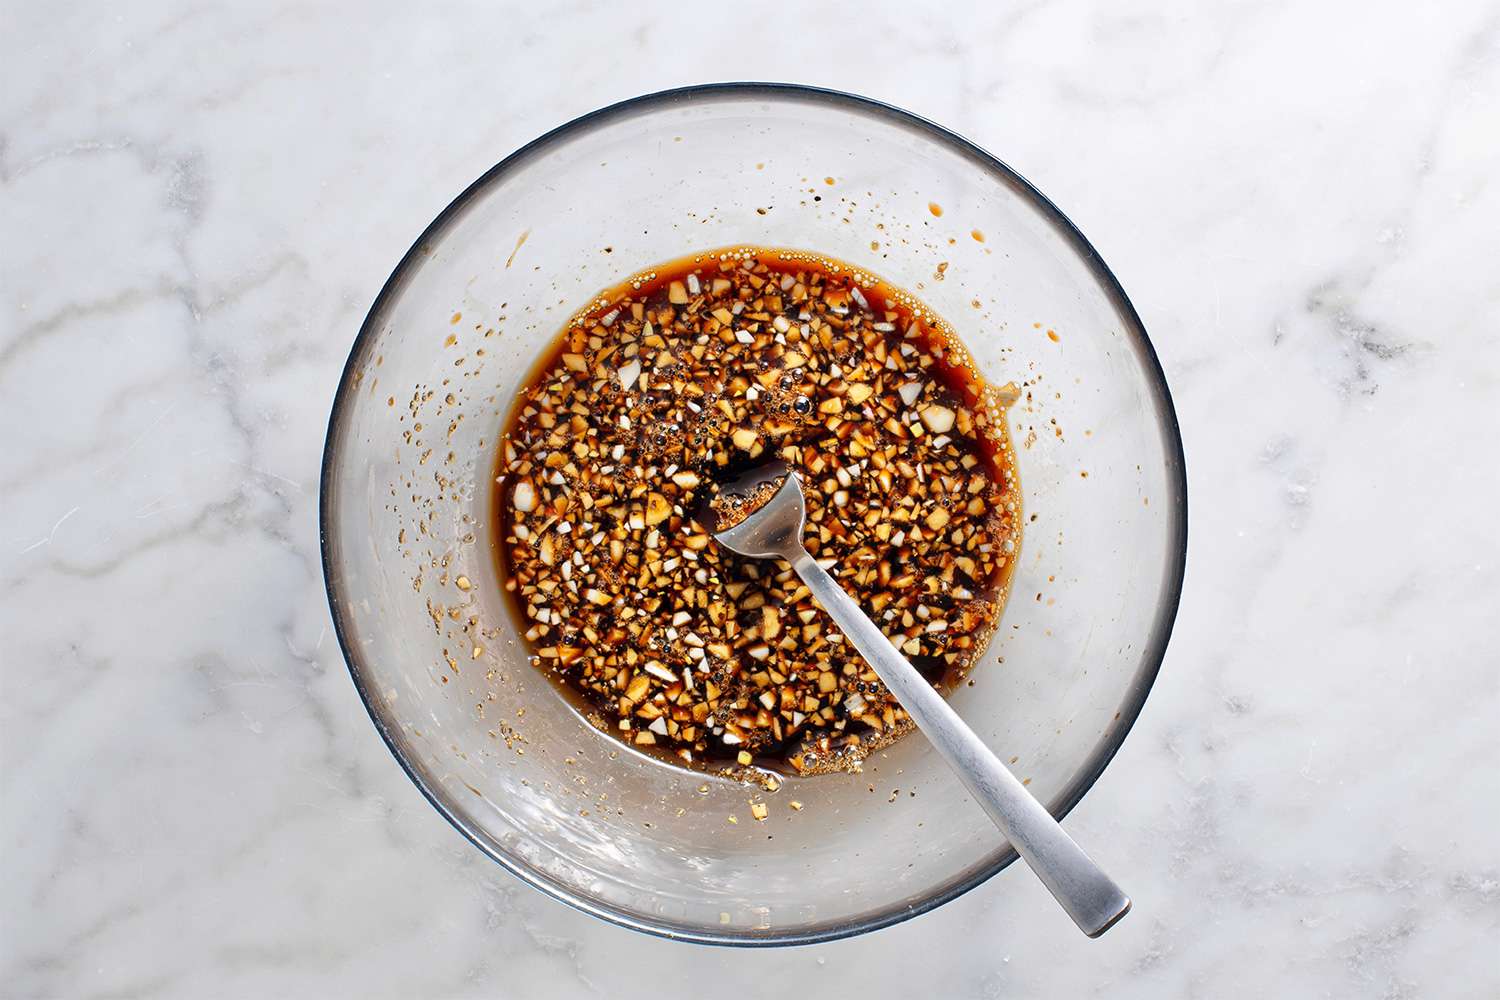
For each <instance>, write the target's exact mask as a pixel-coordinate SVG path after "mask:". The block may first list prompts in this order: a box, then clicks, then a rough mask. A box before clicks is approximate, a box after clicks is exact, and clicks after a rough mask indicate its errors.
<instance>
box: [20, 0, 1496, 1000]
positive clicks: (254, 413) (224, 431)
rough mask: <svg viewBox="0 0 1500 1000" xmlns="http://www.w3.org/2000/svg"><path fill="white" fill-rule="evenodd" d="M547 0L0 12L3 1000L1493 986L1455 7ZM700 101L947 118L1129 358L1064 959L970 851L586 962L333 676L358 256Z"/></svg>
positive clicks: (1473, 184) (1478, 440)
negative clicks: (546, 1) (638, 106)
mask: <svg viewBox="0 0 1500 1000" xmlns="http://www.w3.org/2000/svg"><path fill="white" fill-rule="evenodd" d="M546 6H547V5H542V4H512V5H508V6H507V7H503V8H502V7H501V6H500V5H495V4H472V5H463V4H456V3H449V4H442V5H414V4H395V3H392V4H381V5H373V4H367V5H357V4H348V5H345V6H342V7H340V6H334V5H331V4H312V3H304V2H300V0H296V2H291V3H278V4H271V5H240V9H239V10H238V11H231V10H228V9H220V8H218V7H217V6H216V5H211V4H205V3H202V2H200V0H145V2H141V3H135V4H94V5H84V4H69V5H63V4H41V3H33V4H23V3H21V2H19V0H12V2H9V3H4V4H3V5H0V67H3V70H0V78H3V86H0V415H3V418H4V441H5V444H4V446H3V447H0V505H3V512H4V518H3V526H0V588H3V601H0V642H3V645H0V656H3V693H0V884H3V886H4V889H3V892H0V995H3V996H4V997H6V998H20V997H66V998H83V997H147V996H149V997H195V998H196V997H206V996H226V997H260V996H278V997H331V996H350V995H356V994H357V995H361V996H372V997H373V996H392V997H418V996H420V997H450V996H451V997H468V996H505V997H511V996H514V997H528V998H530V997H542V998H546V997H565V996H575V995H595V994H597V995H603V996H609V997H612V998H633V997H658V996H672V995H679V994H680V992H681V991H687V990H692V991H702V992H707V993H709V994H710V995H714V994H719V993H728V994H730V995H733V996H737V997H762V996H766V997H771V996H783V995H786V994H787V991H788V990H789V989H801V988H804V984H806V987H808V988H811V989H814V990H816V991H818V994H819V995H829V996H860V997H865V998H870V1000H882V998H887V997H890V998H895V997H904V996H910V995H928V990H929V989H931V990H934V991H937V992H936V993H935V994H934V995H943V996H954V997H1002V996H1003V997H1009V996H1038V997H1059V996H1085V995H1094V994H1100V995H1109V996H1111V997H1115V998H1121V997H1160V996H1195V997H1221V996H1231V995H1243V996H1269V995H1278V996H1310V997H1321V996H1333V997H1346V996H1359V997H1408V996H1412V997H1415V996H1472V997H1493V996H1496V995H1497V994H1500V958H1497V952H1496V951H1495V949H1494V946H1495V942H1496V940H1497V933H1500V847H1497V844H1500V839H1497V833H1496V830H1497V828H1500V780H1497V774H1500V766H1497V755H1500V640H1497V639H1496V633H1495V628H1494V622H1495V617H1496V613H1497V611H1500V530H1497V527H1496V522H1495V520H1494V517H1495V512H1496V510H1497V505H1500V473H1497V467H1496V453H1497V450H1500V264H1497V261H1500V6H1497V5H1496V4H1495V3H1494V2H1493V0H1488V2H1487V0H1448V2H1445V3H1443V4H1442V5H1429V6H1428V7H1427V8H1422V9H1420V10H1419V9H1418V8H1417V7H1412V6H1411V5H1400V6H1397V5H1394V4H1369V3H1362V2H1351V3H1346V4H1322V3H1292V2H1285V0H1281V2H1278V0H1258V2H1247V3H1246V2H1235V3H1226V4H1217V5H1210V6H1211V7H1212V10H1209V9H1207V7H1204V9H1203V10H1201V11H1197V12H1195V10H1196V7H1198V6H1203V5H1162V4H1157V3H1154V2H1149V0H1124V2H1120V3H1107V4H1106V3H1098V4H1090V3H1078V2H1059V3H1051V2H1047V3H1030V4H1025V5H1009V4H1005V5H1000V4H995V5H990V4H973V5H957V4H955V5H943V6H942V7H941V8H939V7H933V8H932V9H931V10H930V11H928V12H927V13H925V14H922V15H921V16H917V15H916V14H914V13H912V12H910V11H908V12H906V13H903V12H902V11H903V7H902V5H897V4H890V5H886V6H884V7H883V8H881V9H878V10H874V11H873V12H865V11H864V9H863V7H862V6H861V7H858V8H857V7H856V6H855V5H848V6H843V7H835V6H832V5H827V6H821V7H820V10H819V11H818V12H817V13H815V14H812V15H808V14H805V13H802V12H800V11H799V10H798V8H797V6H796V5H793V6H791V7H787V6H780V7H778V6H771V7H765V6H754V5H748V6H747V5H731V8H730V9H729V10H728V11H727V12H722V16H723V17H725V18H727V20H722V21H716V18H717V17H719V16H721V12H719V11H716V10H715V9H714V8H712V7H704V6H702V5H697V6H693V7H683V6H681V5H666V4H653V5H630V9H631V12H630V13H627V12H626V5H619V7H618V8H617V7H616V5H612V4H602V3H590V2H584V3H575V4H570V5H567V6H564V7H559V8H556V9H544V8H545V7H546ZM1169 6H1170V7H1173V8H1175V9H1172V10H1168V9H1166V8H1167V7H1169ZM418 8H421V9H420V10H419V9H418ZM788 20H790V21H791V22H793V24H792V27H791V28H790V29H789V27H788V25H787V21H788ZM804 22H810V23H804ZM736 78H739V79H745V78H761V79H788V80H797V81H803V82H809V83H816V84H822V85H827V86H832V87H838V88H842V89H848V90H853V91H857V92H863V93H866V94H870V95H872V96H875V97H879V98H883V99H886V100H889V101H891V102H894V103H897V104H900V105H903V106H906V107H908V108H911V109H912V110H914V111H917V112H918V113H922V114H925V115H927V116H929V117H932V118H935V119H937V120H939V121H941V122H944V123H946V124H949V125H950V126H952V127H954V128H956V129H958V130H960V131H962V132H964V133H966V134H968V135H970V136H972V137H973V138H974V139H976V140H977V141H979V142H980V143H981V144H983V145H985V146H987V147H988V148H990V149H992V150H994V151H996V152H997V153H999V154H1000V155H1001V156H1002V157H1004V158H1005V159H1007V160H1008V161H1009V162H1010V163H1012V164H1013V165H1014V166H1016V167H1017V168H1018V169H1019V170H1021V171H1022V172H1023V173H1024V174H1026V175H1028V176H1029V177H1030V178H1031V179H1032V180H1034V181H1035V182H1036V183H1038V184H1039V185H1040V186H1041V187H1042V188H1043V189H1044V190H1045V191H1046V192H1047V193H1048V194H1050V195H1051V196H1052V197H1053V198H1054V199H1055V200H1056V201H1057V202H1058V203H1059V204H1060V205H1062V206H1063V208H1064V210H1066V211H1067V212H1069V213H1070V214H1071V215H1072V217H1073V218H1074V219H1075V220H1076V221H1077V222H1078V223H1079V224H1080V225H1081V226H1082V228H1083V229H1084V230H1085V232H1087V233H1088V234H1089V235H1090V237H1091V238H1092V239H1093V240H1094V242H1095V243H1096V245H1097V246H1098V247H1099V249H1100V250H1101V252H1102V253H1103V255H1104V257H1105V259H1106V260H1108V261H1109V262H1110V263H1111V264H1112V265H1113V267H1114V269H1115V270H1116V272H1117V273H1118V274H1119V276H1120V279H1121V281H1122V282H1123V284H1124V286H1125V288H1126V289H1127V290H1128V291H1129V293H1130V294H1131V295H1132V296H1133V297H1134V300H1135V302H1136V304H1137V306H1138V307H1139V309H1140V311H1141V313H1142V314H1143V316H1144V318H1145V321H1146V325H1147V327H1148V328H1149V329H1150V330H1151V332H1152V334H1153V336H1154V337H1155V339H1156V341H1157V344H1158V347H1159V349H1160V351H1161V354H1162V358H1163V361H1164V364H1165V367H1166V369H1167V373H1168V375H1169V377H1170V379H1171V382H1172V387H1173V389H1174V391H1175V393H1176V399H1177V405H1178V407H1179V412H1180V414H1181V417H1182V422H1183V428H1184V432H1185V435H1186V441H1187V450H1188V469H1189V476H1190V479H1191V482H1192V504H1193V511H1192V514H1193V524H1192V547H1191V554H1190V558H1189V580H1188V590H1187V593H1186V595H1185V598H1184V600H1183V604H1182V613H1181V616H1180V618H1179V622H1178V629H1177V635H1176V638H1175V639H1174V640H1173V643H1172V647H1171V650H1170V652H1169V654H1168V658H1167V662H1166V665H1165V668H1164V670H1163V672H1162V676H1161V680H1160V682H1159V683H1158V686H1157V689H1156V691H1155V692H1154V693H1153V695H1152V697H1151V699H1150V701H1149V703H1148V704H1147V707H1146V710H1145V713H1144V714H1143V715H1142V717H1141V719H1140V722H1139V724H1138V725H1137V727H1136V729H1135V731H1134V732H1133V733H1132V735H1131V736H1130V738H1129V739H1128V741H1127V742H1126V744H1125V747H1124V749H1123V751H1122V752H1121V753H1120V755H1119V757H1118V758H1117V759H1116V761H1115V763H1114V764H1113V765H1112V766H1111V768H1110V770H1109V771H1108V772H1107V774H1106V775H1105V777H1104V779H1103V780H1102V781H1101V782H1100V783H1099V785H1098V786H1097V787H1096V788H1095V789H1094V790H1093V792H1091V793H1090V795H1089V796H1088V797H1087V798H1086V799H1085V801H1084V802H1083V804H1082V806H1081V807H1080V808H1079V809H1078V810H1077V811H1076V812H1075V813H1074V814H1073V816H1072V818H1071V819H1070V820H1069V826H1070V828H1072V829H1074V830H1075V831H1076V832H1077V833H1078V835H1079V836H1080V838H1081V839H1083V840H1084V841H1085V842H1086V843H1088V844H1090V845H1091V846H1092V847H1093V848H1094V850H1095V853H1096V854H1097V855H1098V856H1099V857H1100V859H1101V860H1102V861H1103V862H1105V864H1106V865H1107V867H1108V868H1110V870H1111V871H1113V872H1115V873H1117V874H1118V876H1119V877H1120V878H1121V880H1122V881H1124V882H1127V883H1128V884H1129V886H1130V887H1131V889H1132V891H1133V893H1134V895H1135V897H1136V900H1137V909H1136V912H1135V913H1134V914H1132V915H1131V916H1130V917H1129V918H1128V919H1127V920H1126V921H1125V922H1124V923H1123V924H1121V925H1120V926H1119V927H1118V928H1117V929H1115V930H1114V931H1112V932H1111V933H1110V934H1109V935H1107V936H1106V937H1105V938H1104V939H1102V940H1100V941H1098V942H1092V943H1091V942H1088V941H1085V940H1083V939H1081V938H1080V937H1078V936H1077V935H1076V934H1075V932H1074V931H1073V929H1072V928H1071V927H1070V926H1069V925H1068V924H1067V922H1066V920H1065V918H1063V917H1062V916H1061V915H1060V914H1059V913H1058V912H1056V911H1055V910H1054V909H1053V908H1052V907H1051V906H1050V905H1048V903H1047V901H1046V899H1045V896H1044V894H1043V890H1041V889H1040V888H1039V887H1038V886H1037V885H1036V884H1035V883H1034V881H1033V880H1032V879H1031V878H1030V876H1029V875H1028V874H1027V873H1026V872H1025V871H1023V870H1021V869H1019V868H1012V869H1010V870H1008V871H1006V872H1005V873H1003V874H1002V875H1000V876H998V877H997V878H995V879H994V880H992V881H991V882H990V883H988V884H986V885H984V886H983V887H981V888H980V889H978V890H976V891H974V892H973V893H971V894H969V895H968V896H966V897H964V898H962V899H960V900H959V901H957V902H955V903H952V904H950V905H948V906H947V907H944V908H943V909H941V910H939V911H937V912H935V913H932V914H930V915H927V916H925V917H922V918H919V919H917V920H915V921H913V922H910V923H908V924H904V925H901V926H899V927H896V928H894V929H890V930H887V931H883V932H880V933H878V934H875V935H872V936H867V937H864V938H861V939H856V940H851V941H845V942H841V943H837V944H830V945H823V946H817V947H809V948H802V949H795V950H787V951H780V952H775V953H766V952H743V951H728V950H723V949H705V948H693V947H688V946H683V945H678V944H673V943H669V942H664V941H658V940H654V939H648V938H645V937H641V936H638V935H634V934H631V933H629V932H626V931H623V930H619V929H616V928H614V927H611V926H607V925H605V924H603V923H601V922H598V921H595V920H593V919H592V918H589V917H585V916H583V915H580V914H578V913H575V912H573V911H572V910H570V909H568V908H566V907H564V906H563V905H561V904H559V903H556V902H553V901H551V900H549V899H547V898H544V897H543V896H541V895H540V894H539V893H537V892H535V891H533V890H531V889H528V888H526V887H524V886H522V885H521V884H520V883H519V882H517V881H516V880H515V879H513V878H512V877H510V876H509V875H507V874H506V873H504V872H503V871H501V870H500V869H499V868H498V867H496V866H495V865H493V864H492V863H490V862H488V861H486V860H485V859H484V858H483V857H481V856H480V855H479V854H478V852H477V851H475V850H474V849H473V848H471V847H470V846H469V845H468V844H467V843H466V842H464V841H463V840H462V839H461V838H460V837H459V836H458V834H457V833H455V832H454V831H453V830H452V829H450V828H449V827H448V825H447V824H446V823H445V822H444V821H443V820H442V819H440V818H439V817H438V816H437V815H436V813H434V812H433V811H432V810H431V809H430V808H429V807H428V806H427V805H426V803H425V802H424V801H423V800H422V799H421V797H420V796H419V794H418V793H417V791H416V790H415V789H414V788H413V787H412V786H411V785H410V783H409V782H408V781H407V779H406V778H405V776H403V775H402V774H401V772H400V770H399V769H398V768H397V766H396V765H395V763H394V762H393V761H392V759H391V758H390V756H389V754H388V753H387V752H386V750H385V748H384V746H382V745H381V743H380V741H379V740H378V738H377V737H376V734H375V732H374V731H373V729H372V727H371V726H370V723H369V721H368V719H367V718H366V716H365V713H364V710H363V708H362V707H361V706H360V704H359V702H358V700H357V699H356V697H355V693H354V690H353V686H352V685H351V683H350V682H349V679H348V676H347V674H346V672H345V670H344V666H343V663H342V661H341V659H340V657H339V654H338V650H337V648H336V645H335V643H334V642H333V641H332V637H331V634H330V625H329V617H328V611H327V607H326V603H325V600H324V596H323V588H322V581H321V577H320V571H319V566H318V558H317V529H316V506H317V504H316V487H317V474H318V459H319V452H320V448H321V445H322V440H323V431H324V421H325V418H326V415H327V411H328V406H329V403H330V399H331V394H332V392H333V388H334V384H335V380H336V377H337V374H338V371H339V369H340V366H341V365H342V363H343V360H344V356H345V354H346V352H347V350H348V347H349V344H350V342H351V340H352V338H353V335H354V332H355V330H356V328H357V327H358V324H359V321H360V319H361V318H362V316H363V314H364V312H365V310H366V309H367V308H368V306H369V304H370V302H371V300H372V298H373V297H374V295H375V292H376V290H377V289H378V288H379V286H380V284H381V282H382V281H383V280H384V279H385V276H386V274H387V272H388V271H389V269H390V267H391V266H392V264H393V263H394V262H395V261H396V259H397V258H398V257H399V256H400V255H401V253H402V252H403V251H404V250H405V249H406V247H407V246H408V244H409V243H410V242H411V240H412V239H413V238H414V237H415V236H416V234H417V233H418V232H419V231H420V230H421V228H422V227H423V226H424V225H425V224H426V223H427V221H428V220H429V219H430V218H431V216H432V215H433V214H434V213H435V212H436V211H437V210H438V209H439V208H440V207H441V206H442V205H443V204H445V203H446V202H447V201H448V199H449V198H450V197H451V196H452V195H453V194H454V193H456V192H457V191H458V190H460V189H461V188H462V187H463V186H464V185H466V184H467V183H468V182H469V181H470V180H472V179H473V178H474V177H475V176H477V175H478V174H479V173H480V172H482V171H483V170H484V169H485V168H486V167H488V166H489V165H490V164H491V163H492V162H493V161H494V160H496V159H498V158H500V157H501V156H503V155H504V154H505V153H506V152H508V151H509V150H511V149H512V148H514V147H515V146H517V145H518V144H520V143H521V142H524V141H525V140H528V139H530V138H532V137H533V136H534V135H536V134H538V133H540V132H541V131H543V130H545V129H547V128H549V127H551V126H553V125H555V124H557V123H559V122H562V121H564V120H566V119H568V118H570V117H572V116H574V115H577V114H579V113H582V112H584V111H587V110H590V109H592V108H594V107H596V106H599V105H602V104H606V103H609V102H612V101H614V100H617V99H620V98H623V97H627V96H630V95H633V94H637V93H641V92H645V91H650V90H655V89H660V88H663V87H667V86H672V85H678V84H683V83H690V82H699V81H704V80H712V79H736ZM918 991H920V992H918Z"/></svg>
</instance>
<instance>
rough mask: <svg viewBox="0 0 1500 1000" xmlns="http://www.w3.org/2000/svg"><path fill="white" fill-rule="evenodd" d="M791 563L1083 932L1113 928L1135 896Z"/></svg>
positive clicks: (926, 687)
mask: <svg viewBox="0 0 1500 1000" xmlns="http://www.w3.org/2000/svg"><path fill="white" fill-rule="evenodd" d="M788 561H789V562H791V564H792V569H794V570H796V572H797V575H798V576H800V577H801V578H802V582H803V583H805V584H807V587H808V589H809V590H811V591H812V595H813V597H814V598H815V599H816V600H817V602H818V603H819V604H821V605H822V606H823V609H824V610H825V611H827V612H828V614H829V615H830V616H831V617H832V618H833V620H834V622H835V623H837V624H838V627H839V628H840V630H842V631H843V633H844V635H846V636H848V637H849V641H850V642H852V643H854V648H855V649H857V650H859V652H860V655H861V656H863V657H864V658H865V659H866V660H867V661H869V664H870V666H872V667H874V668H875V673H876V674H877V675H878V676H879V677H880V679H881V680H882V681H883V682H884V683H885V686H886V688H887V689H889V690H890V692H891V694H893V695H895V696H896V700H897V701H899V702H900V703H901V707H902V708H904V709H906V714H908V715H910V716H911V717H912V720H913V721H914V722H916V724H917V727H918V728H919V729H921V730H922V732H923V733H924V734H925V735H926V736H927V738H928V740H930V741H931V742H932V745H933V746H935V747H937V750H938V752H939V753H941V754H942V755H943V758H944V759H945V760H947V762H948V766H949V767H951V768H953V770H954V772H955V773H956V774H957V775H958V776H959V778H960V779H962V781H963V783H964V784H965V785H966V786H968V789H969V791H970V793H972V794H973V796H974V797H975V798H976V799H977V800H978V801H979V804H980V805H981V806H983V807H984V811H985V812H987V813H989V816H990V819H992V820H994V822H995V825H996V826H997V827H999V828H1000V832H1001V833H1003V834H1005V836H1006V838H1007V839H1008V840H1009V841H1010V843H1011V846H1012V847H1014V848H1015V849H1016V853H1017V854H1019V855H1020V856H1021V857H1022V858H1025V859H1026V863H1027V864H1028V865H1030V866H1031V870H1032V871H1034V872H1036V875H1037V877H1038V878H1040V879H1041V880H1042V884H1043V885H1045V886H1046V887H1047V889H1048V890H1049V891H1050V892H1051V893H1052V895H1053V896H1055V897H1056V898H1057V901H1058V902H1059V903H1060V904H1062V908H1063V909H1064V910H1066V911H1067V912H1068V916H1070V917H1072V918H1073V922H1074V923H1076V924H1077V925H1078V927H1079V929H1080V930H1082V931H1083V932H1084V933H1085V934H1087V935H1088V936H1089V937H1091V938H1092V937H1098V936H1099V935H1100V934H1103V933H1104V932H1105V931H1107V930H1109V928H1110V927H1112V926H1114V924H1115V922H1116V921H1118V920H1119V919H1120V918H1121V917H1123V916H1124V915H1125V914H1126V913H1127V912H1128V911H1129V910H1130V897H1129V896H1127V895H1125V893H1124V892H1122V891H1121V890H1120V887H1119V886H1117V885H1116V884H1115V883H1114V880H1112V879H1111V878H1110V877H1109V876H1108V875H1106V874H1105V873H1104V871H1103V870H1102V869H1101V868H1100V867H1099V866H1098V865H1096V864H1094V862H1093V860H1092V859H1090V858H1089V856H1088V855H1087V854H1085V853H1083V849H1082V848H1080V847H1079V846H1078V845H1077V844H1075V843H1074V842H1073V838H1071V837H1069V836H1068V835H1067V833H1065V832H1064V831H1063V828H1062V827H1061V826H1059V825H1058V823H1057V820H1055V819H1053V818H1052V814H1051V813H1049V812H1047V810H1046V809H1045V808H1044V807H1043V806H1042V804H1041V803H1040V802H1038V801H1037V800H1036V799H1035V798H1033V797H1032V795H1031V793H1030V792H1028V791H1027V790H1026V787H1025V786H1024V785H1022V784H1021V782H1020V781H1019V780H1018V779H1017V778H1016V776H1015V775H1014V774H1012V773H1011V772H1010V769H1009V768H1008V767H1006V766H1005V765H1004V764H1002V763H1001V762H1000V758H999V757H996V756H995V754H994V753H993V752H992V751H991V750H990V748H989V747H987V746H985V745H984V742H983V741H982V740H980V738H979V737H978V736H976V735H975V733H974V730H972V729H970V728H969V727H968V725H967V724H965V722H964V720H963V719H961V718H959V715H958V713H957V712H955V711H954V710H953V707H952V706H951V705H949V704H948V702H947V700H946V699H945V698H943V696H942V695H940V694H938V692H937V691H936V690H935V689H934V688H933V687H932V685H931V684H929V683H928V682H927V679H926V678H925V677H923V676H922V675H921V674H920V673H918V672H917V668H916V667H913V666H912V665H911V663H910V662H909V661H908V660H907V659H906V657H905V656H902V655H901V652H900V651H899V650H898V649H897V648H896V647H895V645H894V644H892V642H891V641H890V640H889V639H887V638H886V637H885V634H884V633H883V632H881V631H880V628H879V627H878V626H877V625H876V624H875V623H874V622H873V621H871V620H870V619H869V617H868V616H866V615H865V613H864V612H863V611H862V610H860V607H859V605H857V604H855V603H854V601H853V600H852V599H851V598H850V597H849V595H848V594H847V593H845V591H844V588H843V587H841V586H839V583H838V581H837V580H835V579H834V578H833V577H832V576H830V575H829V574H828V573H827V572H826V571H825V570H824V569H823V567H821V566H819V565H818V564H817V562H816V561H814V560H813V557H812V556H810V555H809V554H808V553H807V551H806V550H805V549H803V548H801V546H798V547H797V550H796V552H794V553H792V555H791V558H790V559H789V560H788Z"/></svg>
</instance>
